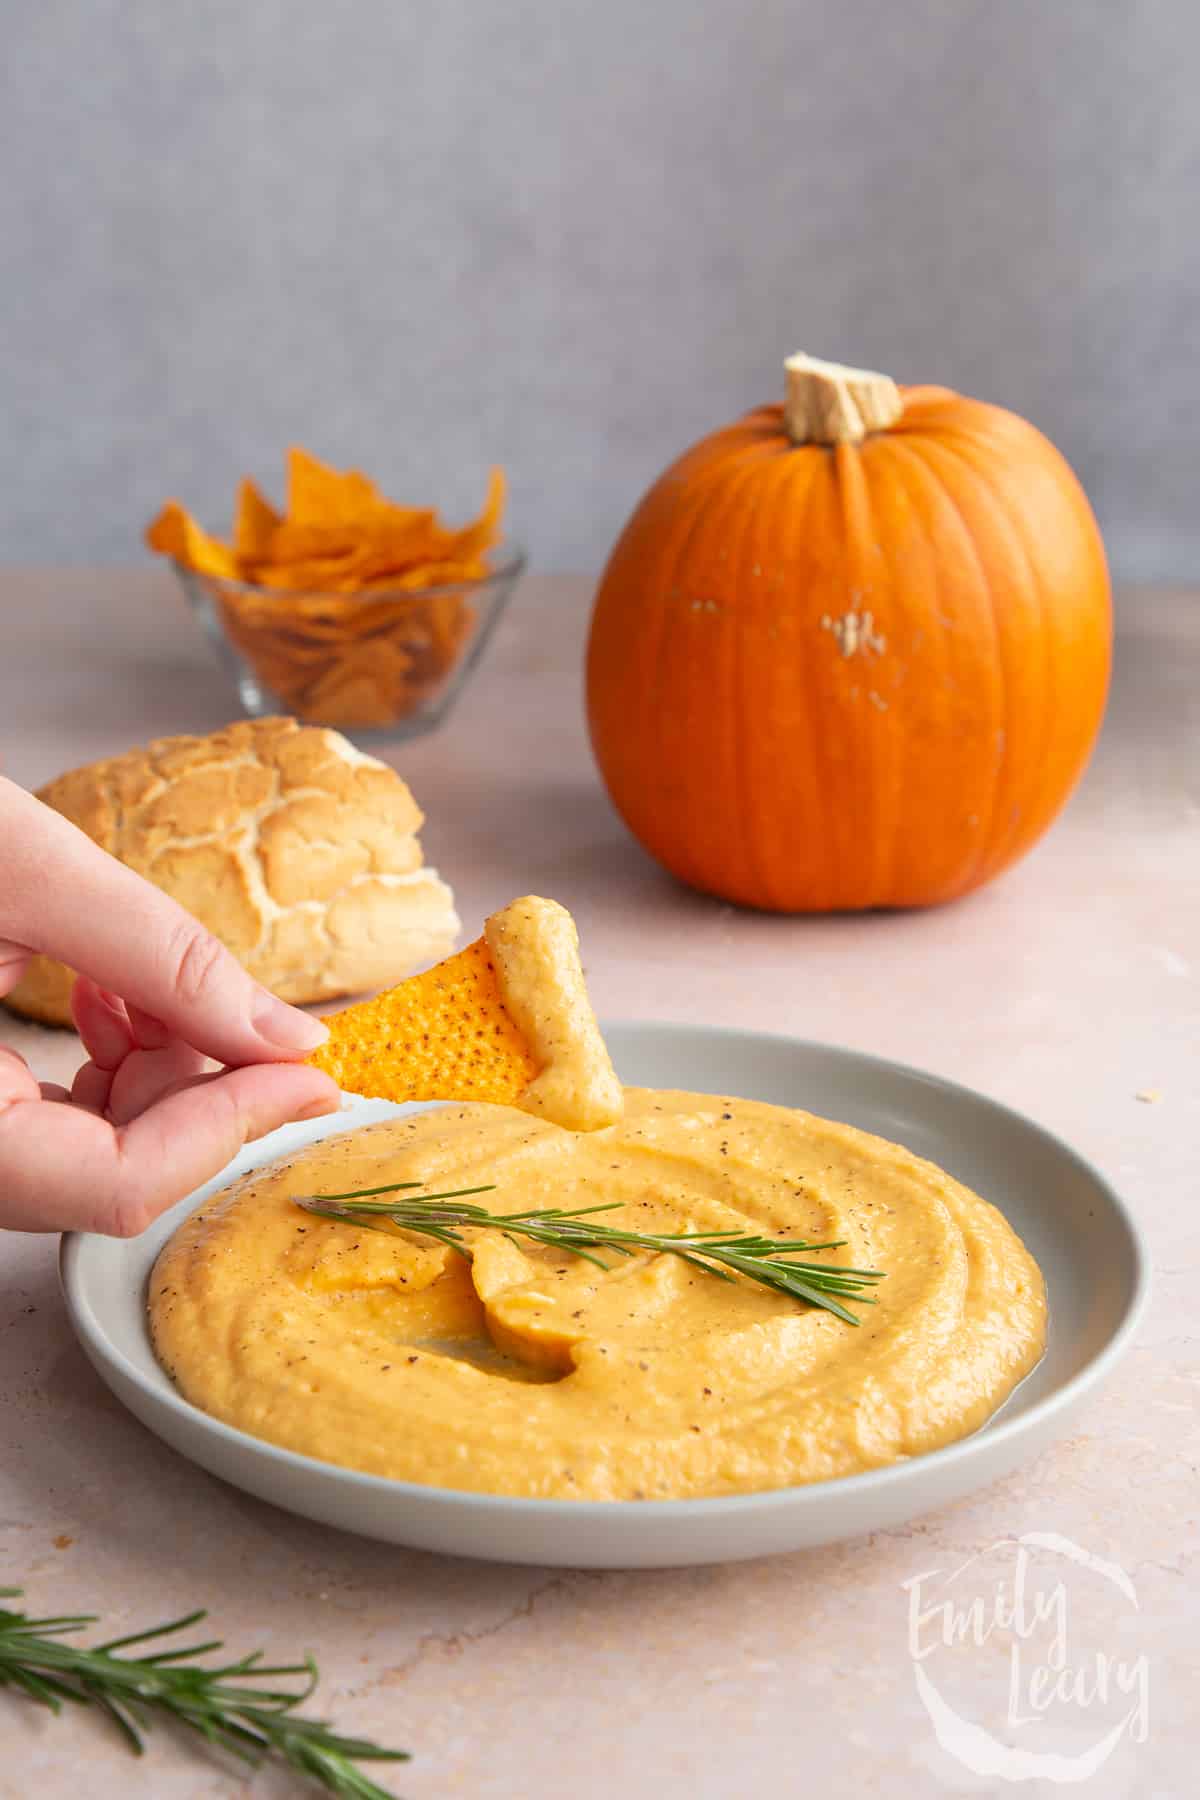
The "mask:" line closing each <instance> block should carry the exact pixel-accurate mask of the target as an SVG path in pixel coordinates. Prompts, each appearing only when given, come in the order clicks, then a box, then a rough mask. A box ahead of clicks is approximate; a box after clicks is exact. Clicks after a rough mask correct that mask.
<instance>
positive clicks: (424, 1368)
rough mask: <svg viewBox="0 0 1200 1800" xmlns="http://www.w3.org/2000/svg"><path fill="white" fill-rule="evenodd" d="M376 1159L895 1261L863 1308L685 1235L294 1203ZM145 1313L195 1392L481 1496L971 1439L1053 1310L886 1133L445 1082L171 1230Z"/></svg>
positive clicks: (716, 1109) (884, 1263) (745, 1106)
mask: <svg viewBox="0 0 1200 1800" xmlns="http://www.w3.org/2000/svg"><path fill="white" fill-rule="evenodd" d="M389 1181H420V1182H421V1183H423V1184H424V1185H426V1186H427V1187H428V1188H430V1189H431V1190H433V1191H438V1190H445V1189H448V1188H460V1187H471V1186H474V1185H475V1184H476V1183H479V1182H489V1181H490V1182H494V1183H496V1187H495V1191H494V1192H492V1193H490V1194H486V1195H483V1196H480V1197H479V1198H480V1199H481V1200H482V1201H483V1203H484V1204H486V1205H488V1206H489V1207H491V1208H493V1209H494V1210H495V1211H497V1212H501V1211H505V1210H515V1209H517V1208H524V1207H534V1206H561V1207H578V1206H586V1205H589V1204H594V1203H596V1202H600V1201H612V1200H616V1201H619V1202H620V1203H621V1211H619V1212H614V1213H611V1214H605V1215H604V1218H605V1221H606V1222H612V1223H616V1224H622V1225H628V1226H630V1227H633V1228H638V1229H645V1230H653V1231H667V1232H670V1231H681V1230H689V1229H695V1230H700V1229H717V1228H721V1229H727V1230H735V1229H736V1230H755V1231H761V1232H763V1233H765V1234H767V1235H770V1236H784V1235H786V1234H794V1235H797V1236H802V1237H805V1238H808V1239H810V1240H817V1241H822V1242H823V1241H825V1240H826V1239H829V1238H844V1239H845V1240H846V1243H845V1247H844V1249H842V1250H840V1251H836V1252H833V1253H830V1254H829V1257H828V1260H829V1261H830V1262H831V1263H836V1262H844V1263H846V1264H848V1265H851V1266H855V1267H859V1268H876V1269H882V1270H884V1271H885V1272H886V1279H885V1280H884V1281H882V1282H881V1283H880V1284H879V1286H878V1287H877V1288H876V1289H875V1290H874V1291H875V1293H876V1295H877V1301H878V1303H877V1304H876V1305H875V1306H858V1305H854V1310H855V1312H856V1313H857V1314H858V1316H859V1317H860V1318H861V1321H862V1322H861V1324H860V1325H859V1326H858V1327H857V1328H856V1327H853V1326H849V1325H846V1324H845V1323H843V1322H842V1321H840V1320H839V1319H837V1318H835V1317H833V1316H832V1315H831V1314H829V1313H826V1312H824V1311H819V1310H816V1309H809V1308H807V1307H805V1306H803V1305H801V1304H799V1303H798V1302H796V1301H795V1300H793V1299H790V1298H789V1297H787V1296H784V1295H779V1294H775V1293H772V1292H770V1291H769V1290H767V1289H765V1288H762V1287H759V1286H757V1285H751V1284H749V1283H746V1282H742V1281H738V1282H737V1283H735V1284H729V1283H726V1282H723V1281H720V1280H718V1279H717V1278H716V1277H715V1276H713V1275H709V1274H706V1273H704V1272H703V1271H701V1270H699V1269H696V1268H694V1267H691V1266H689V1265H688V1264H687V1263H685V1262H683V1261H682V1260H681V1259H680V1258H679V1257H676V1256H673V1255H660V1256H651V1255H645V1254H642V1255H635V1256H632V1257H629V1258H627V1259H622V1260H620V1261H617V1260H616V1259H615V1258H613V1259H612V1260H613V1265H614V1266H613V1267H612V1268H610V1269H609V1270H607V1271H602V1270H600V1269H598V1268H596V1267H595V1266H594V1265H593V1264H591V1263H589V1262H587V1261H585V1260H584V1259H583V1258H581V1257H576V1256H571V1255H568V1254H561V1253H557V1252H554V1251H551V1250H545V1249H542V1248H540V1247H538V1246H536V1245H525V1244H522V1245H520V1246H519V1247H518V1245H516V1244H514V1243H513V1242H511V1241H510V1240H509V1239H507V1238H505V1237H504V1236H502V1235H501V1234H500V1233H499V1232H496V1231H468V1232H466V1234H465V1235H466V1237H467V1239H468V1241H469V1242H470V1246H471V1251H472V1257H471V1260H470V1261H469V1262H468V1261H466V1260H464V1259H462V1258H461V1257H458V1256H456V1255H455V1254H454V1253H453V1252H452V1251H451V1250H449V1249H447V1248H444V1247H443V1246H441V1245H439V1244H436V1243H433V1242H431V1241H429V1240H424V1241H422V1240H421V1239H419V1238H417V1237H407V1236H399V1235H394V1234H391V1233H384V1232H375V1231H369V1230H360V1229H358V1228H357V1227H355V1226H354V1225H351V1224H348V1223H344V1222H341V1221H333V1220H326V1219H319V1218H314V1217H312V1216H311V1215H308V1214H305V1213H304V1212H302V1211H301V1210H300V1209H299V1208H297V1207H296V1206H295V1205H293V1203H292V1201H291V1199H290V1198H289V1196H292V1195H298V1194H305V1195H312V1194H320V1193H330V1192H342V1191H345V1190H346V1189H354V1188H361V1187H368V1186H378V1185H381V1184H382V1183H385V1182H389ZM821 1260H822V1261H824V1260H825V1258H824V1257H823V1258H822V1259H821ZM150 1320H151V1328H152V1333H153V1338H154V1344H155V1348H156V1350H157V1353H158V1356H159V1358H160V1360H161V1361H162V1363H163V1365H164V1367H165V1368H166V1369H167V1370H168V1371H169V1372H170V1374H171V1375H172V1376H173V1377H174V1379H175V1381H176V1382H177V1384H178V1386H179V1387H180V1389H181V1390H182V1392H183V1393H184V1394H185V1395H186V1397H187V1398H188V1399H189V1400H191V1401H193V1402H194V1403H195V1404H196V1405H197V1406H200V1407H203V1408H204V1409H205V1410H206V1411H208V1412H210V1413H212V1414H214V1415H215V1416H216V1417H217V1418H220V1419H224V1420H226V1421H227V1422H228V1423H230V1424H232V1425H235V1426H238V1427H240V1428H241V1429H242V1430H244V1431H248V1432H251V1433H253V1434H254V1435H255V1436H258V1437H262V1438H265V1439H268V1440H269V1441H270V1442H272V1443H275V1444H281V1445H284V1446H286V1447H287V1448H288V1449H291V1450H297V1451H301V1452H303V1453H305V1454H307V1455H310V1456H315V1457H319V1458H321V1459H323V1460H324V1461H327V1462H333V1463H340V1464H343V1465H345V1466H346V1467H348V1468H353V1469H362V1470H366V1471H368V1472H370V1473H371V1474H375V1475H383V1476H390V1477H393V1478H396V1479H401V1480H406V1481H416V1482H424V1483H432V1484H436V1485H439V1486H445V1487H451V1488H466V1489H472V1490H475V1491H480V1492H485V1493H495V1494H514V1495H525V1496H536V1497H543V1498H544V1497H553V1498H568V1499H570V1498H578V1499H602V1500H636V1499H666V1498H679V1497H692V1496H698V1495H710V1494H740V1493H751V1492H755V1491H757V1490H760V1489H766V1488H777V1487H783V1486H788V1485H790V1484H792V1483H800V1482H811V1481H824V1480H828V1479H830V1478H831V1477H834V1476H840V1475H850V1474H854V1473H856V1472H857V1471H859V1470H863V1469H870V1468H876V1467H879V1466H881V1465H884V1464H887V1463H891V1462H895V1461H897V1460H899V1459H900V1458H903V1457H907V1456H913V1455H917V1454H919V1453H920V1452H922V1451H925V1450H932V1449H935V1448H937V1447H938V1446H939V1445H942V1444H947V1443H950V1442H951V1441H952V1440H954V1439H955V1438H960V1437H963V1436H964V1435H965V1434H966V1433H968V1432H971V1431H974V1430H975V1429H976V1428H977V1427H978V1426H980V1425H982V1424H983V1422H984V1421H985V1420H986V1419H987V1418H988V1416H989V1415H990V1414H991V1413H992V1412H993V1411H994V1410H995V1409H996V1407H998V1406H999V1405H1000V1404H1001V1402H1002V1401H1003V1400H1004V1399H1005V1398H1006V1396H1007V1395H1008V1394H1009V1393H1010V1392H1011V1391H1012V1389H1013V1387H1014V1386H1015V1385H1016V1383H1017V1382H1018V1381H1020V1380H1021V1378H1022V1377H1023V1376H1024V1375H1026V1374H1027V1373H1028V1372H1029V1370H1030V1369H1031V1368H1033V1366H1034V1364H1035V1363H1036V1362H1037V1361H1038V1358H1039V1357H1040V1355H1041V1353H1042V1349H1043V1346H1044V1341H1045V1328H1046V1303H1045V1294H1044V1289H1043V1284H1042V1278H1041V1274H1040V1272H1039V1270H1038V1268H1037V1265H1036V1264H1035V1263H1034V1261H1033V1259H1032V1257H1031V1256H1030V1255H1029V1253H1028V1252H1027V1251H1026V1249H1025V1248H1024V1246H1023V1244H1022V1243H1021V1241H1020V1239H1019V1238H1018V1237H1017V1236H1016V1234H1015V1233H1014V1232H1013V1231H1012V1229H1011V1227H1010V1226H1009V1225H1008V1224H1007V1223H1006V1221H1005V1220H1004V1218H1003V1217H1002V1216H1001V1215H1000V1213H998V1212H997V1211H996V1210H995V1208H994V1207H992V1206H990V1205H989V1204H988V1203H987V1202H986V1201H985V1200H982V1199H980V1198H979V1197H978V1196H977V1195H975V1194H973V1193H971V1192H970V1191H969V1190H968V1189H966V1188H964V1187H962V1186H961V1185H960V1184H959V1183H958V1182H956V1181H954V1180H952V1179H951V1177H950V1176H949V1175H947V1174H945V1173H943V1171H942V1170H940V1169H938V1168H936V1167H934V1165H933V1164H931V1163H928V1162H923V1161H921V1160H920V1159H919V1158H918V1157H915V1156H913V1155H911V1154H910V1153H909V1152H908V1151H906V1150H903V1149H901V1148H900V1147H898V1146H897V1145H895V1144H890V1143H887V1142H886V1141H885V1140H883V1139H881V1138H877V1137H871V1136H868V1135H867V1134H866V1133H864V1132H861V1131H856V1130H855V1129H853V1128H852V1127H851V1126H848V1125H837V1124H831V1123H830V1122H829V1121H827V1120H824V1119H819V1118H815V1117H813V1116H811V1115H810V1114H807V1113H803V1112H798V1111H792V1110H790V1109H786V1108H783V1107H777V1106H768V1105H765V1104H762V1103H759V1102H756V1101H749V1100H731V1099H720V1098H716V1097H713V1096H710V1095H701V1094H685V1093H672V1092H656V1091H651V1090H643V1089H636V1088H635V1089H627V1090H626V1091H625V1109H624V1116H623V1118H621V1119H620V1120H618V1122H617V1123H615V1124H612V1125H609V1126H606V1127H604V1128H602V1129H600V1130H594V1131H590V1132H587V1133H583V1134H575V1133H572V1132H569V1131H566V1130H564V1129H562V1128H561V1127H560V1126H558V1125H555V1124H553V1123H551V1122H549V1120H547V1119H545V1118H538V1117H530V1116H529V1115H528V1114H526V1113H522V1112H519V1111H516V1110H513V1109H511V1108H508V1107H501V1106H486V1105H469V1106H457V1105H456V1106H452V1107H446V1108H440V1109H438V1110H435V1111H432V1112H426V1113H421V1114H417V1115H410V1116H407V1117H399V1118H397V1119H394V1120H389V1121H387V1122H386V1123H384V1124H382V1125H375V1126H371V1127H369V1128H367V1129H365V1130H359V1131H354V1132H350V1133H347V1134H345V1135H343V1136H340V1137H333V1138H329V1139H326V1140H325V1141H323V1142H321V1143H319V1144H317V1145H314V1146H313V1147H312V1148H311V1149H309V1150H307V1151H305V1152H304V1153H303V1154H301V1155H299V1156H296V1157H294V1158H293V1159H291V1160H290V1161H288V1162H282V1163H276V1164H274V1165H273V1166H271V1167H269V1168H267V1169H263V1170H258V1171H255V1172H254V1173H253V1174H252V1175H250V1176H249V1177H247V1178H246V1179H244V1180H242V1181H241V1182H239V1183H237V1184H235V1185H234V1186H232V1187H230V1188H228V1189H226V1190H225V1191H224V1192H223V1193H221V1194H219V1195H217V1196H216V1197H215V1198H214V1199H212V1200H210V1201H208V1202H206V1203H205V1204H204V1205H203V1206H202V1207H201V1208H200V1209H199V1211H198V1212H196V1213H194V1214H193V1215H192V1217H191V1218H190V1219H188V1220H187V1221H186V1223H185V1224H184V1225H183V1226H182V1227H181V1228H180V1229H179V1230H178V1231H177V1232H176V1234H175V1236H174V1237H173V1238H172V1239H171V1241H170V1242H169V1243H168V1245H167V1246H166V1248H165V1249H164V1251H163V1252H162V1254H161V1256H160V1257H159V1259H158V1263H157V1265H156V1267H155V1270H154V1273H153V1276H152V1279H151V1288H150Z"/></svg>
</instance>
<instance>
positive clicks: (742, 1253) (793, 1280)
mask: <svg viewBox="0 0 1200 1800" xmlns="http://www.w3.org/2000/svg"><path fill="white" fill-rule="evenodd" d="M420 1186H421V1183H420V1182H419V1181H393V1182H387V1183H385V1184H384V1185H383V1186H382V1187H370V1188H355V1189H353V1190H352V1191H351V1192H349V1193H345V1194H307V1195H298V1196H296V1204H297V1205H298V1206H301V1207H303V1208H304V1210H305V1212H309V1213H315V1214H316V1216H317V1217H318V1218H322V1219H341V1220H343V1221H344V1222H346V1223H347V1224H351V1225H358V1226H364V1227H366V1228H367V1229H368V1230H372V1231H387V1230H388V1229H389V1227H398V1228H399V1229H400V1230H402V1231H412V1232H416V1233H418V1234H419V1235H421V1236H423V1237H431V1238H436V1239H437V1241H438V1242H439V1243H443V1244H448V1245H449V1246H450V1248H451V1249H452V1250H455V1251H457V1252H458V1254H459V1255H460V1256H466V1257H469V1256H470V1250H469V1248H468V1246H467V1244H466V1242H465V1240H464V1239H463V1237H462V1235H461V1233H462V1230H463V1229H464V1228H469V1229H491V1230H494V1231H502V1232H504V1234H505V1236H506V1237H511V1238H517V1237H523V1238H528V1239H530V1240H532V1242H534V1243H537V1244H546V1245H548V1246H549V1248H551V1249H553V1250H569V1251H570V1252H572V1254H573V1255H575V1256H582V1257H585V1258H586V1259H587V1261H588V1262H593V1263H595V1264H596V1265H597V1267H598V1268H601V1269H607V1268H609V1267H610V1266H611V1265H610V1264H609V1263H606V1262H605V1261H604V1259H603V1257H601V1256H597V1255H596V1251H597V1250H598V1249H604V1250H611V1251H613V1252H614V1253H615V1254H616V1255H617V1256H632V1255H633V1253H634V1252H635V1251H636V1250H649V1251H652V1252H653V1253H655V1254H670V1255H672V1256H681V1257H682V1258H683V1260H684V1261H685V1262H688V1263H691V1264H692V1265H693V1267H695V1268H698V1269H704V1270H705V1271H706V1272H707V1273H708V1274H710V1275H716V1276H719V1277H720V1279H721V1280H722V1281H732V1280H733V1279H734V1277H735V1276H737V1275H741V1276H744V1277H745V1279H746V1280H747V1281H755V1282H758V1283H759V1285H760V1286H762V1287H767V1288H772V1289H774V1291H775V1292H776V1293H780V1294H790V1295H791V1297H792V1298H793V1299H794V1300H802V1301H804V1303H805V1304H806V1305H808V1306H820V1307H823V1308H824V1309H825V1311H826V1312H831V1313H834V1314H836V1316H837V1317H838V1318H839V1319H844V1320H845V1322H846V1324H847V1325H857V1324H858V1320H857V1319H856V1318H855V1316H854V1314H853V1313H852V1312H850V1311H849V1310H848V1309H847V1307H846V1306H844V1305H843V1304H842V1302H843V1301H844V1300H847V1301H850V1302H851V1303H852V1304H853V1305H856V1306H873V1305H874V1304H875V1301H874V1299H873V1297H872V1296H871V1295H870V1294H865V1293H863V1292H862V1289H863V1288H867V1287H870V1286H871V1285H872V1284H873V1283H875V1282H877V1281H882V1280H883V1272H882V1271H881V1270H879V1269H847V1268H845V1267H843V1266H841V1265H840V1264H837V1263H832V1264H831V1263H818V1262H811V1261H803V1262H801V1261H797V1258H798V1257H799V1256H800V1255H801V1254H802V1253H803V1254H805V1255H812V1254H815V1253H816V1252H818V1251H826V1250H840V1249H841V1248H842V1246H843V1244H844V1241H845V1240H844V1239H842V1238H837V1239H835V1240H832V1241H831V1242H829V1243H824V1244H816V1243H808V1242H806V1241H805V1240H803V1239H801V1238H768V1237H760V1236H758V1235H757V1234H756V1233H754V1232H748V1231H747V1232H742V1231H671V1232H653V1231H625V1230H623V1229H622V1228H621V1227H620V1226H618V1225H606V1224H602V1223H601V1222H600V1221H599V1220H597V1219H596V1217H595V1215H596V1214H597V1213H603V1212H613V1211H615V1210H617V1209H618V1208H619V1207H620V1204H621V1203H620V1201H618V1200H608V1201H602V1202H601V1203H600V1204H599V1205H597V1206H577V1207H575V1208H573V1209H565V1208H563V1207H559V1206H550V1207H541V1208H530V1209H528V1210H527V1211H524V1212H509V1213H493V1212H489V1211H488V1210H487V1208H486V1207H484V1206H473V1205H471V1204H470V1199H469V1196H470V1195H472V1194H487V1193H491V1192H492V1191H493V1189H494V1183H488V1184H486V1185H485V1186H483V1187H470V1188H457V1189H455V1190H454V1191H453V1192H451V1193H446V1194H414V1193H412V1192H411V1190H412V1189H414V1188H419V1187H420ZM377 1194H395V1195H399V1194H404V1195H405V1198H403V1199H393V1200H377V1199H376V1198H375V1196H376V1195H377Z"/></svg>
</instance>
